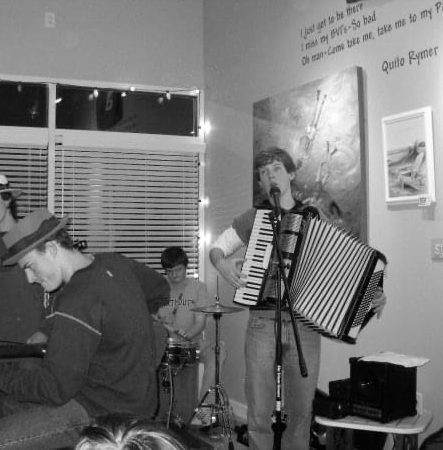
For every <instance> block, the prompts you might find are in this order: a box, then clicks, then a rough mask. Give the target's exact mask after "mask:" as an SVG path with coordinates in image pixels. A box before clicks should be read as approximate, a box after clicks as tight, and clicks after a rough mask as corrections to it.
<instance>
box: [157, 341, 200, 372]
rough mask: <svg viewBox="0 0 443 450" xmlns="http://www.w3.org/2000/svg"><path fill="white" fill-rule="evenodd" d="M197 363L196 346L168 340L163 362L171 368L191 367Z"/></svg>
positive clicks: (192, 343) (190, 343) (191, 343)
mask: <svg viewBox="0 0 443 450" xmlns="http://www.w3.org/2000/svg"><path fill="white" fill-rule="evenodd" d="M197 361H198V349H197V344H196V343H194V342H182V341H177V340H175V339H173V338H168V343H167V345H166V349H165V357H164V358H163V362H164V363H165V364H169V365H171V366H176V367H181V366H193V365H195V364H196V363H197Z"/></svg>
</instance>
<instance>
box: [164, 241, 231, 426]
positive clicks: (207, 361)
mask: <svg viewBox="0 0 443 450" xmlns="http://www.w3.org/2000/svg"><path fill="white" fill-rule="evenodd" d="M188 262H189V260H188V256H187V254H186V252H185V251H184V250H183V249H182V248H181V247H168V248H166V249H165V250H164V251H163V253H162V255H161V264H162V267H163V268H164V269H165V273H166V277H167V280H168V282H169V285H170V288H171V292H170V300H169V305H168V306H164V307H162V308H160V310H159V312H158V319H159V320H160V321H161V322H162V323H163V325H164V326H165V328H166V329H167V330H168V334H169V340H170V341H171V340H173V341H175V342H177V343H182V344H183V345H184V346H187V345H193V344H196V345H197V346H198V348H199V349H200V353H199V358H200V362H203V364H204V372H203V379H202V386H201V389H200V398H201V397H202V396H203V395H204V394H205V393H206V391H207V390H208V389H209V387H210V386H211V385H212V384H214V377H215V358H214V356H213V350H214V349H213V344H212V343H211V341H210V340H209V339H208V337H209V336H205V333H204V330H205V327H206V317H207V314H204V313H201V312H195V311H192V309H194V308H204V307H206V306H208V305H209V304H210V297H209V294H208V291H207V289H206V286H205V284H204V283H202V282H201V281H199V280H197V279H196V278H191V277H187V276H186V271H187V267H188ZM220 359H221V361H222V360H223V356H222V357H221V358H220ZM189 376H190V377H198V371H195V370H194V371H189V370H188V371H187V370H186V369H185V370H182V371H181V372H179V373H177V376H176V377H177V378H176V389H175V390H176V394H177V397H178V399H180V397H182V395H180V394H181V393H180V392H179V391H180V388H182V389H187V387H186V386H187V383H186V381H185V380H183V378H186V377H189ZM180 378H181V380H180ZM194 381H197V382H198V380H194ZM178 403H179V401H178ZM196 403H197V402H195V404H192V405H187V407H188V410H187V411H186V410H185V411H183V408H181V409H182V411H181V414H182V415H186V417H183V419H184V420H187V419H188V417H187V416H188V413H189V416H190V415H191V413H192V411H193V409H194V408H195V406H196ZM177 406H178V408H177V409H180V405H179V404H178V405H177ZM189 407H190V409H189ZM185 409H186V408H185ZM179 413H180V411H179ZM193 424H194V425H203V426H205V425H209V424H210V414H209V411H204V410H202V411H199V412H198V413H197V415H196V417H195V418H194V420H193Z"/></svg>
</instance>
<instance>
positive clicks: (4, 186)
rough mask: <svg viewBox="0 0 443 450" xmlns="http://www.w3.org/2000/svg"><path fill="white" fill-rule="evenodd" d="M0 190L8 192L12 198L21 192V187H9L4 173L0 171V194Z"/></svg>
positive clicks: (0, 191)
mask: <svg viewBox="0 0 443 450" xmlns="http://www.w3.org/2000/svg"><path fill="white" fill-rule="evenodd" d="M2 192H9V193H10V194H11V196H12V198H17V197H18V196H19V195H21V194H22V193H23V191H22V190H21V189H11V188H10V187H9V181H8V179H7V178H6V175H3V174H2V173H0V194H1V193H2Z"/></svg>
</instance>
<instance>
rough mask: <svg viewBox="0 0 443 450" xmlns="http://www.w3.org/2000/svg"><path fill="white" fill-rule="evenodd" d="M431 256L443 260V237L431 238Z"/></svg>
mask: <svg viewBox="0 0 443 450" xmlns="http://www.w3.org/2000/svg"><path fill="white" fill-rule="evenodd" d="M431 258H432V259H434V260H443V239H431Z"/></svg>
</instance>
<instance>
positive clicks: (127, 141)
mask: <svg viewBox="0 0 443 450" xmlns="http://www.w3.org/2000/svg"><path fill="white" fill-rule="evenodd" d="M0 76H1V77H2V79H4V80H7V81H15V82H30V83H36V82H37V83H45V84H47V85H48V96H49V98H48V128H37V127H36V128H34V127H32V128H30V127H11V126H0V144H1V145H2V146H6V145H13V146H17V145H18V146H32V145H38V146H42V145H44V146H46V145H47V148H48V180H47V181H48V192H47V194H48V209H49V210H50V211H54V207H55V198H54V195H55V182H56V180H55V152H56V149H57V146H58V145H59V144H60V143H63V145H66V146H77V147H78V146H87V147H94V148H108V149H109V148H113V149H128V150H145V151H161V152H182V153H187V152H191V153H198V154H199V157H200V165H199V208H198V221H199V237H200V238H199V244H198V274H195V275H198V277H199V279H201V280H203V279H204V273H205V267H204V266H205V258H204V251H205V248H204V244H205V239H204V238H203V237H204V231H205V230H204V224H205V217H204V212H205V211H204V202H203V201H202V199H203V197H204V186H205V180H204V160H205V155H206V144H205V141H204V132H203V130H204V128H203V123H204V121H203V117H204V113H203V103H204V102H203V92H201V91H200V90H198V89H195V88H190V89H189V91H188V90H185V89H177V88H174V87H152V86H141V85H137V86H132V87H131V86H129V85H128V84H120V83H98V82H85V81H73V80H47V79H45V80H44V79H39V78H34V77H29V78H27V77H25V78H24V77H20V78H19V77H14V76H5V75H0ZM57 84H71V85H75V86H82V87H83V86H84V87H91V88H94V87H96V88H99V89H112V88H113V89H118V90H130V89H136V90H139V91H149V92H159V93H165V92H170V93H172V94H173V93H174V92H180V94H183V93H187V92H189V93H193V94H194V95H196V96H197V98H198V101H197V104H198V111H197V120H198V123H199V126H198V131H199V132H198V136H189V137H187V136H171V135H157V134H142V133H123V132H112V131H89V130H66V129H57V128H56V127H55V123H56V120H55V119H56V118H55V114H56V86H57Z"/></svg>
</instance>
